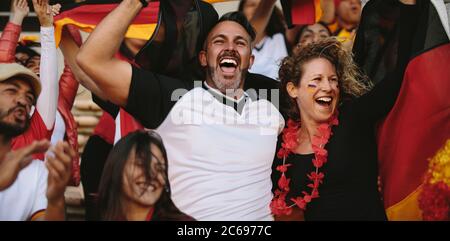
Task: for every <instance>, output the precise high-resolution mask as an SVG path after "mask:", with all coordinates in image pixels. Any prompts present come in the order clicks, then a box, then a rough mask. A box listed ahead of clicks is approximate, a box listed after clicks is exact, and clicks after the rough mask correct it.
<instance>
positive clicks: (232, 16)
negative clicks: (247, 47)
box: [216, 11, 256, 42]
mask: <svg viewBox="0 0 450 241" xmlns="http://www.w3.org/2000/svg"><path fill="white" fill-rule="evenodd" d="M223 21H233V22H236V23H238V24H239V25H241V26H242V27H243V28H244V29H245V31H247V33H248V34H249V35H250V38H251V40H252V42H253V41H255V38H256V32H255V29H254V28H253V27H252V25H251V24H250V22H249V21H248V20H247V17H245V15H244V14H243V13H241V12H238V11H236V12H229V13H226V14H224V15H223V16H222V17H220V19H219V21H218V22H217V24H219V23H220V22H223ZM217 24H216V25H217Z"/></svg>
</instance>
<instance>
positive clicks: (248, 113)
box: [157, 87, 284, 221]
mask: <svg viewBox="0 0 450 241" xmlns="http://www.w3.org/2000/svg"><path fill="white" fill-rule="evenodd" d="M213 92H215V95H216V96H217V95H219V96H220V95H222V94H221V93H220V92H219V91H216V90H214V89H209V90H206V89H205V88H201V87H197V88H194V89H192V90H190V91H189V92H188V93H186V94H185V95H183V96H182V97H181V99H180V100H178V101H177V103H176V104H175V106H174V107H173V108H172V109H171V111H170V113H169V115H168V116H167V117H166V118H165V120H164V121H163V123H162V124H161V125H160V126H159V127H158V128H157V132H158V133H159V134H160V135H161V136H162V139H163V141H164V145H165V147H166V149H167V155H168V168H169V170H168V172H169V182H170V186H171V190H172V199H173V201H174V203H175V205H176V206H177V207H178V208H179V209H180V210H181V211H182V212H184V213H186V214H188V215H190V216H192V217H194V218H195V219H196V220H235V221H237V220H239V221H243V220H252V221H255V220H266V221H270V220H273V217H272V215H271V211H270V208H269V204H270V201H271V199H272V192H271V189H272V181H271V167H272V161H273V157H274V156H275V149H276V143H277V136H278V134H279V132H280V131H281V130H282V128H283V126H284V120H283V117H282V116H281V114H280V113H279V111H278V109H277V108H276V107H275V106H274V105H273V104H272V103H271V102H269V101H267V100H255V101H254V100H251V99H250V97H248V96H247V95H245V96H244V97H243V98H245V102H241V103H245V104H243V105H242V106H241V110H240V111H237V110H236V109H234V108H233V105H231V106H230V105H225V104H223V102H221V101H219V100H218V99H217V98H216V97H214V95H213V94H214V93H213ZM222 96H223V95H222ZM229 101H232V100H229ZM238 109H239V108H238Z"/></svg>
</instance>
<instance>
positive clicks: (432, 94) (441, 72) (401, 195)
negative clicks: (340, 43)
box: [353, 0, 450, 220]
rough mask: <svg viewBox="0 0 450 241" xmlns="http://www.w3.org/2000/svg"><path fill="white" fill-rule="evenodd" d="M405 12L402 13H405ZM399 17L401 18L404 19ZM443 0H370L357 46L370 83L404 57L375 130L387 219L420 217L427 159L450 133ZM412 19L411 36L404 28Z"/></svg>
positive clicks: (449, 56)
mask: <svg viewBox="0 0 450 241" xmlns="http://www.w3.org/2000/svg"><path fill="white" fill-rule="evenodd" d="M405 19H406V20H405ZM402 21H406V22H403V25H402ZM448 25H449V22H448V17H447V13H446V9H445V5H444V2H443V1H442V0H440V1H434V0H432V1H424V0H418V1H417V6H416V7H415V8H414V9H413V8H411V9H408V7H406V6H404V5H401V4H400V3H398V2H397V1H394V0H382V1H381V0H380V1H369V2H368V3H367V5H366V6H365V7H364V9H363V15H362V19H361V24H360V27H359V30H358V33H357V37H356V40H355V45H354V49H353V51H354V54H355V60H356V62H357V64H358V65H359V66H360V67H361V68H362V69H363V70H364V71H365V73H366V74H368V75H369V77H370V78H371V80H372V81H373V82H374V83H377V82H379V81H380V80H382V79H383V78H384V77H385V76H386V75H387V74H388V73H390V72H392V71H393V70H394V69H396V68H401V66H397V63H399V62H400V61H399V60H400V59H402V58H407V59H408V61H406V62H407V65H406V66H405V68H404V72H403V73H404V74H403V84H402V87H401V90H400V93H399V96H398V98H397V101H396V103H395V105H394V107H393V109H392V110H391V112H390V113H389V114H388V116H387V117H386V118H385V120H383V121H382V122H381V123H380V125H379V129H378V158H379V175H380V181H381V187H382V196H383V200H384V205H385V208H386V213H387V215H388V218H389V219H390V220H421V219H422V212H421V210H420V208H419V205H418V198H419V197H420V194H421V186H422V184H423V182H424V176H425V174H426V172H427V168H428V160H429V159H430V158H431V157H432V156H434V154H435V153H436V151H437V150H438V149H439V148H440V147H441V146H443V145H444V143H445V141H446V140H447V139H448V138H450V101H449V98H448V94H449V93H450V68H449V66H450V37H449V36H450V34H449V33H450V32H449V26H448ZM400 26H414V27H412V29H411V31H414V33H413V35H412V36H414V37H413V38H412V39H402V36H404V35H402V31H404V28H403V27H400Z"/></svg>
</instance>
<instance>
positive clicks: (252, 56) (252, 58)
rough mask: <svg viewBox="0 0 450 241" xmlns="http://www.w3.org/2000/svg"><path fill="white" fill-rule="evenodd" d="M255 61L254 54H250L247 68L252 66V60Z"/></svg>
mask: <svg viewBox="0 0 450 241" xmlns="http://www.w3.org/2000/svg"><path fill="white" fill-rule="evenodd" d="M254 61H255V55H253V54H252V55H251V56H250V63H249V65H248V69H251V68H252V66H253V62H254Z"/></svg>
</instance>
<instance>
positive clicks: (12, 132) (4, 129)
mask: <svg viewBox="0 0 450 241" xmlns="http://www.w3.org/2000/svg"><path fill="white" fill-rule="evenodd" d="M16 108H17V107H15V108H12V109H10V110H9V111H8V112H6V113H5V112H4V111H1V110H0V135H3V136H4V138H5V139H11V138H14V137H16V136H18V135H21V134H23V133H24V132H25V131H26V130H27V129H28V127H29V126H30V117H29V116H28V115H27V117H26V118H25V123H24V124H23V126H21V124H10V123H6V122H4V121H3V119H4V118H5V117H6V116H8V115H10V114H12V113H13V112H14V110H15V109H16Z"/></svg>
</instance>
